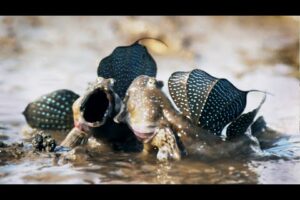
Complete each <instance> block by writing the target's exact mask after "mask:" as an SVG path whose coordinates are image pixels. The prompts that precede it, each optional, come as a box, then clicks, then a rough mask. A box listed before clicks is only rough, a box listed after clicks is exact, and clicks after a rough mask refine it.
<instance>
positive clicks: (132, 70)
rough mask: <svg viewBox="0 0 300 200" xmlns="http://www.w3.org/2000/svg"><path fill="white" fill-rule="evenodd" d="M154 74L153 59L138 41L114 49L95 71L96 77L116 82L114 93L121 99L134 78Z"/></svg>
mask: <svg viewBox="0 0 300 200" xmlns="http://www.w3.org/2000/svg"><path fill="white" fill-rule="evenodd" d="M156 72H157V68H156V63H155V61H154V59H153V58H152V56H151V55H150V54H149V53H148V50H147V49H146V47H145V46H143V45H140V44H139V43H138V41H137V42H135V43H133V44H132V45H130V46H121V47H117V48H115V49H114V51H113V52H112V53H111V54H110V55H109V56H107V57H105V58H103V59H102V60H101V62H100V64H99V67H98V70H97V73H98V76H100V77H103V78H113V79H115V80H116V83H115V85H114V91H115V92H116V93H117V94H118V95H119V97H120V98H121V99H123V98H124V96H125V93H126V90H127V88H128V87H129V85H130V84H131V82H132V81H133V80H134V79H135V78H136V77H138V76H139V75H148V76H152V77H155V76H156Z"/></svg>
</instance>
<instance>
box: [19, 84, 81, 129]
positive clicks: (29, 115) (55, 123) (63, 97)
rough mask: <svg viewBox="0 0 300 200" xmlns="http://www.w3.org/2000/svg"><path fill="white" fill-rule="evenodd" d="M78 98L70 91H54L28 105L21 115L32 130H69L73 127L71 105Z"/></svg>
mask: <svg viewBox="0 0 300 200" xmlns="http://www.w3.org/2000/svg"><path fill="white" fill-rule="evenodd" d="M78 97H79V95H77V94H75V93H74V92H72V91H70V90H64V89H62V90H56V91H54V92H51V93H49V94H46V95H43V96H41V97H40V98H38V99H37V100H35V101H33V102H31V103H29V104H28V105H27V107H26V108H25V111H24V112H23V115H24V116H25V119H26V121H27V123H28V124H29V125H30V126H31V127H32V128H37V129H41V130H53V131H61V130H70V129H71V128H72V127H73V126H74V121H73V111H72V104H73V103H74V101H75V100H76V99H77V98H78Z"/></svg>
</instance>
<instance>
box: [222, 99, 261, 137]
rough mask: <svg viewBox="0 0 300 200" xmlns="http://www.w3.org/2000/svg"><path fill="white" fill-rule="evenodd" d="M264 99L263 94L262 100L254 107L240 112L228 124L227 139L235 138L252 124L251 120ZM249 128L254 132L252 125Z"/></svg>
mask: <svg viewBox="0 0 300 200" xmlns="http://www.w3.org/2000/svg"><path fill="white" fill-rule="evenodd" d="M265 100H266V96H264V98H263V100H262V102H261V103H260V105H259V106H258V107H257V108H256V109H254V110H252V111H250V112H248V113H245V114H242V115H241V116H239V117H238V118H237V119H235V120H234V121H233V122H232V123H231V124H230V125H229V126H228V128H227V131H226V136H227V138H228V139H232V138H236V137H238V136H240V135H242V134H243V133H245V132H246V131H247V129H248V128H249V127H250V126H251V125H252V124H253V121H254V119H255V117H256V115H257V113H258V111H259V109H260V108H261V106H262V104H263V103H264V102H265ZM251 128H252V132H254V131H255V130H254V127H251Z"/></svg>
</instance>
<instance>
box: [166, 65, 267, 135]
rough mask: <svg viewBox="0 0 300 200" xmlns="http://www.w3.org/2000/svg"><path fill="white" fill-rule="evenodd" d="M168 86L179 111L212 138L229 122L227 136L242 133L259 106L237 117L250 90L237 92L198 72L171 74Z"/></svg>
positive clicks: (214, 78)
mask: <svg viewBox="0 0 300 200" xmlns="http://www.w3.org/2000/svg"><path fill="white" fill-rule="evenodd" d="M168 87H169V91H170V95H171V97H172V99H173V100H174V102H175V104H176V106H177V107H178V108H179V110H180V111H181V112H182V113H183V114H184V115H185V116H186V117H187V118H189V119H191V120H192V121H193V122H194V123H195V124H197V125H198V126H200V127H202V128H204V129H207V130H209V131H211V132H213V133H214V134H216V135H221V132H222V130H223V128H224V127H225V126H226V125H227V124H229V123H231V124H230V126H229V127H228V129H227V133H228V135H230V136H235V135H239V134H241V133H242V132H243V133H244V132H245V129H247V128H248V127H249V126H250V125H251V123H252V122H253V120H254V117H255V116H256V114H257V112H258V110H259V108H260V107H261V105H262V103H263V102H262V103H261V104H260V105H259V107H258V108H257V109H255V110H253V111H251V112H249V113H247V114H243V115H241V114H242V113H243V111H244V109H245V107H246V103H247V94H248V93H249V92H250V91H253V90H249V91H242V90H239V89H237V88H236V87H235V86H234V85H233V84H232V83H230V82H229V81H228V80H227V79H220V78H216V77H213V76H211V75H210V74H208V73H206V72H205V71H203V70H200V69H195V70H192V71H190V72H175V73H173V74H172V75H171V77H170V78H169V80H168ZM263 101H264V100H263Z"/></svg>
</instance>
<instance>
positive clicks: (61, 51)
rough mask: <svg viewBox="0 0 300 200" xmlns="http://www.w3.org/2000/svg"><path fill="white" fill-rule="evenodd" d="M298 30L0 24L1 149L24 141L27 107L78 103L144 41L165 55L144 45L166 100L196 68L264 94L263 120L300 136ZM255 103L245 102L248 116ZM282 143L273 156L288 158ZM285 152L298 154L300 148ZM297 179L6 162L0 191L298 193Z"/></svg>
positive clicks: (248, 21)
mask: <svg viewBox="0 0 300 200" xmlns="http://www.w3.org/2000/svg"><path fill="white" fill-rule="evenodd" d="M299 23H300V21H299V17H293V16H255V17H253V16H249V17H246V16H244V17H239V16H72V17H68V16H0V141H1V140H3V141H5V142H7V143H9V142H14V141H19V140H20V139H22V134H21V130H22V128H23V127H24V125H25V124H26V122H25V119H24V117H23V116H22V114H21V113H22V111H23V110H24V108H25V107H26V105H27V104H28V103H29V102H31V101H33V100H35V99H36V98H38V97H40V96H41V95H43V94H46V93H49V92H52V91H54V90H57V89H62V88H65V89H71V90H73V91H74V92H76V93H78V94H82V93H83V92H84V90H85V89H86V88H87V84H88V82H92V81H94V80H95V78H96V71H97V67H98V64H99V62H100V60H101V59H102V58H104V57H106V56H108V55H109V54H110V53H111V52H112V51H113V50H114V49H115V48H116V47H117V46H127V45H130V44H132V43H133V42H135V41H136V40H138V39H140V38H142V37H153V38H157V39H160V40H162V41H164V42H165V43H166V44H167V46H168V47H166V46H164V45H162V44H161V43H159V42H157V41H154V40H144V41H143V44H144V45H145V46H146V47H147V48H148V50H149V51H150V53H151V55H152V56H153V58H154V59H155V61H156V63H157V67H158V74H157V77H158V79H161V80H163V81H164V82H165V86H164V88H163V89H164V91H165V92H166V94H168V90H167V80H168V78H169V76H170V75H171V74H172V73H173V72H174V71H190V70H192V69H195V68H199V69H202V70H205V71H206V72H208V73H209V74H211V75H213V76H215V77H219V78H227V79H228V80H229V81H230V82H232V83H233V84H234V85H235V86H236V87H237V88H239V89H242V90H249V89H258V90H264V91H267V92H269V93H271V95H268V97H267V101H266V102H265V103H264V105H263V107H262V109H261V111H260V115H263V116H264V117H265V120H266V121H267V123H268V125H269V126H270V127H271V128H272V129H275V130H277V131H280V132H282V133H283V134H285V135H289V136H299V115H300V105H299V103H300V101H299V100H300V91H299V78H300V73H299V37H300V34H299V32H300V25H299ZM260 100H261V95H259V94H256V93H252V94H249V98H248V104H247V109H253V108H255V107H256V106H257V105H258V103H259V101H260ZM283 140H284V139H283ZM288 142H290V141H288ZM288 142H286V141H281V144H279V146H280V147H279V148H277V149H274V151H278V152H280V151H281V150H282V149H283V150H282V152H284V153H287V154H288V155H289V154H290V153H291V152H292V147H291V146H290V144H289V143H288ZM292 144H295V145H296V146H297V149H298V150H299V149H300V148H299V144H300V143H299V139H296V140H295V141H294V143H293V141H292ZM291 154H292V153H291ZM4 157H5V155H4ZM0 161H1V157H0ZM0 163H1V162H0ZM299 170H300V162H299V160H289V161H285V160H283V159H279V160H269V161H246V162H244V161H234V160H229V161H224V160H220V161H217V162H214V163H213V164H211V163H203V162H195V161H193V160H188V159H186V160H183V161H181V162H176V163H169V164H168V165H161V164H159V165H158V164H157V163H156V161H155V159H154V160H153V161H152V162H150V163H149V162H148V163H147V162H146V163H145V162H142V161H140V160H139V159H135V158H134V156H133V155H124V154H110V153H108V154H103V155H101V156H99V157H97V160H96V161H93V162H89V163H88V164H84V165H83V167H79V168H78V167H77V168H75V167H74V166H72V165H58V166H57V165H54V164H53V163H52V161H51V160H50V159H49V158H48V157H47V158H42V157H39V158H38V159H33V160H32V159H31V158H24V159H23V160H21V161H12V162H10V163H8V164H6V165H4V166H0V183H299V182H300V173H299Z"/></svg>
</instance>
